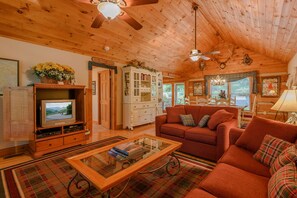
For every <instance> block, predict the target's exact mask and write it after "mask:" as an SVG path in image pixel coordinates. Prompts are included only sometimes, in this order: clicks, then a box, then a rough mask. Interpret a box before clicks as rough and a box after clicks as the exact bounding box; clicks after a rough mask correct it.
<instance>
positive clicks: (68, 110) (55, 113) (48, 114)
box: [40, 99, 76, 127]
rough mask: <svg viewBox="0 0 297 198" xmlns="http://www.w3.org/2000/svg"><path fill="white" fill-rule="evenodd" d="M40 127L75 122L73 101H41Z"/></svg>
mask: <svg viewBox="0 0 297 198" xmlns="http://www.w3.org/2000/svg"><path fill="white" fill-rule="evenodd" d="M40 109H41V127H51V126H61V125H65V124H71V123H74V122H76V117H75V100H72V99H67V100H41V108H40Z"/></svg>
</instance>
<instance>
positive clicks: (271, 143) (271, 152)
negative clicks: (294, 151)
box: [253, 135, 292, 166]
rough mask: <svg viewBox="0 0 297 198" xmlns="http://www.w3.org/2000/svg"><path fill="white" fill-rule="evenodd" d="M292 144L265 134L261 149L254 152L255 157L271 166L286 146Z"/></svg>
mask: <svg viewBox="0 0 297 198" xmlns="http://www.w3.org/2000/svg"><path fill="white" fill-rule="evenodd" d="M291 145H292V144H291V143H289V142H287V141H284V140H282V139H279V138H275V137H273V136H271V135H265V137H264V139H263V142H262V144H261V146H260V148H259V150H258V151H257V152H256V153H255V154H254V156H253V157H254V158H255V159H256V160H258V161H259V162H261V163H262V164H264V165H266V166H271V165H272V163H273V162H274V160H275V159H276V158H277V157H278V156H279V155H280V154H281V152H283V151H284V150H285V149H286V148H288V147H289V146H291Z"/></svg>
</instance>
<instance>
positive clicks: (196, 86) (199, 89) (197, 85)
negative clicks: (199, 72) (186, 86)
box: [193, 81, 203, 96]
mask: <svg viewBox="0 0 297 198" xmlns="http://www.w3.org/2000/svg"><path fill="white" fill-rule="evenodd" d="M202 95H203V82H202V81H201V82H200V81H199V82H193V96H202Z"/></svg>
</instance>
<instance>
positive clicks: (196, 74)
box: [164, 42, 288, 120]
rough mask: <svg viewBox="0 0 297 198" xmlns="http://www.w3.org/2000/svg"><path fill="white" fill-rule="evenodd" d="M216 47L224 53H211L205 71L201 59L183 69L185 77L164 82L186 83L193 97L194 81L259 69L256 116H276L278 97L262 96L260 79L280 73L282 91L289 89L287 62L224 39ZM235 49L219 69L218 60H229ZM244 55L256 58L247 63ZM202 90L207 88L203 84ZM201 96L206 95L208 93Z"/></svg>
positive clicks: (187, 90)
mask: <svg viewBox="0 0 297 198" xmlns="http://www.w3.org/2000/svg"><path fill="white" fill-rule="evenodd" d="M213 50H219V51H220V52H221V53H220V54H219V55H213V56H212V57H211V56H210V57H211V58H212V60H209V61H205V69H204V70H203V71H201V70H200V69H199V64H200V62H198V63H192V65H191V66H190V67H189V68H185V69H184V72H183V73H179V74H180V75H182V77H180V78H176V79H164V83H175V82H185V85H186V96H190V98H191V99H193V96H192V93H193V82H195V81H202V82H203V84H204V75H216V74H230V73H240V72H248V71H257V72H258V75H257V87H258V91H259V93H258V94H257V115H259V116H262V117H267V118H271V119H274V116H275V111H273V110H271V109H270V108H271V107H272V105H273V104H274V103H275V102H276V101H277V99H278V98H273V97H261V78H262V77H265V76H280V77H281V91H280V93H282V92H283V90H285V89H286V81H287V78H288V74H287V63H284V62H281V61H279V60H275V59H272V58H270V57H267V56H264V55H262V54H259V53H256V52H254V51H251V50H248V49H245V48H241V47H238V46H235V45H233V44H230V43H226V42H221V43H220V44H219V45H217V46H216V47H215V48H214V49H213ZM233 50H234V52H233V55H232V57H231V58H230V60H229V61H228V62H227V63H226V67H225V69H220V67H219V63H218V62H224V61H225V60H227V59H228V58H229V57H230V56H231V54H232V51H233ZM245 54H248V55H249V56H250V57H251V58H252V59H253V62H252V64H251V65H244V64H243V63H242V59H243V56H244V55H245ZM214 59H216V60H217V61H218V62H217V61H215V60H214ZM203 89H205V87H204V86H203ZM201 97H202V98H206V96H205V95H203V96H201ZM277 119H279V120H282V119H283V117H282V115H280V116H278V117H277Z"/></svg>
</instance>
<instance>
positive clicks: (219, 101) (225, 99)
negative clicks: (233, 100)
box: [217, 98, 230, 106]
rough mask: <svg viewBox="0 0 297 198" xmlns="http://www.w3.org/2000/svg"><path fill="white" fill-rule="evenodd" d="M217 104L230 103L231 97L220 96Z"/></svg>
mask: <svg viewBox="0 0 297 198" xmlns="http://www.w3.org/2000/svg"><path fill="white" fill-rule="evenodd" d="M217 105H227V106H229V105H230V98H220V99H217Z"/></svg>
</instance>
